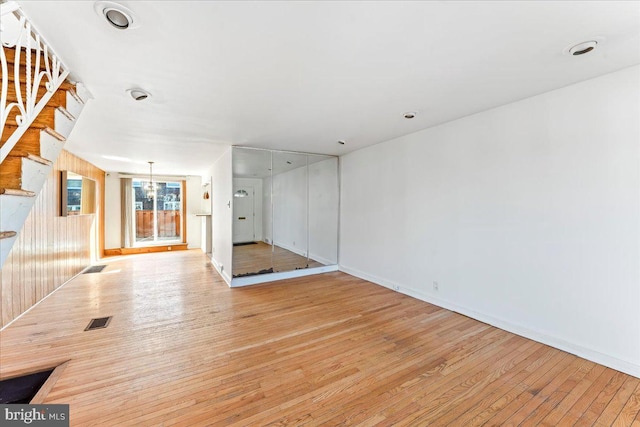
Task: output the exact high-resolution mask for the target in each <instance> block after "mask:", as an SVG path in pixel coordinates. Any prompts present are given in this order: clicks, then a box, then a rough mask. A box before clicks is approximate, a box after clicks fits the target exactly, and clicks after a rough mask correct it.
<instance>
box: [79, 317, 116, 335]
mask: <svg viewBox="0 0 640 427" xmlns="http://www.w3.org/2000/svg"><path fill="white" fill-rule="evenodd" d="M111 317H112V316H109V317H98V318H97V319H91V322H89V324H88V325H87V327H86V328H84V330H85V331H91V330H93V329H102V328H106V327H107V326H109V322H111Z"/></svg>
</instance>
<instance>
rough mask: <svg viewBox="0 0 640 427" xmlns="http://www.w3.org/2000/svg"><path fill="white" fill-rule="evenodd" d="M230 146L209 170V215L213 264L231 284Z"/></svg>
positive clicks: (231, 185)
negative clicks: (210, 219) (210, 180)
mask: <svg viewBox="0 0 640 427" xmlns="http://www.w3.org/2000/svg"><path fill="white" fill-rule="evenodd" d="M231 174H232V168H231V147H229V149H227V151H225V153H224V154H223V155H222V156H221V157H220V158H219V159H218V160H217V161H216V162H215V163H214V165H213V169H212V170H211V174H210V175H211V176H212V183H211V187H212V188H211V216H212V229H213V230H212V233H213V238H212V241H213V248H212V260H213V264H214V266H215V267H216V269H218V272H220V273H221V274H222V277H223V278H224V280H225V281H226V282H227V283H228V284H231V274H232V273H231V269H232V251H233V243H232V231H231V230H232V220H233V218H232V208H231V203H232V201H231V199H232V198H233V197H232V194H233V193H232V187H233V177H232V175H231Z"/></svg>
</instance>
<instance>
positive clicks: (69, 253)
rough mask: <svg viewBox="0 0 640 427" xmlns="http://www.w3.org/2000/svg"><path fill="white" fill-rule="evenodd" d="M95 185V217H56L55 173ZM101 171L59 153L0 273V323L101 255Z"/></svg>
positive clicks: (57, 184)
mask: <svg viewBox="0 0 640 427" xmlns="http://www.w3.org/2000/svg"><path fill="white" fill-rule="evenodd" d="M62 170H68V171H71V172H75V173H77V174H79V175H83V176H85V177H87V178H91V179H93V180H95V181H96V210H95V212H96V213H95V214H90V215H74V216H68V217H63V216H60V171H62ZM104 178H105V173H104V171H102V170H101V169H98V168H97V167H95V166H94V165H92V164H91V163H89V162H87V161H85V160H83V159H81V158H79V157H76V156H74V155H73V154H71V153H69V152H67V151H64V150H63V151H62V153H61V154H60V157H58V160H57V161H56V163H55V165H54V167H53V170H52V171H51V173H50V174H49V177H48V178H47V181H46V182H45V184H44V187H43V188H42V191H41V192H40V194H39V195H38V196H37V199H36V202H35V205H34V207H33V208H32V210H31V213H30V214H29V217H28V218H27V220H26V222H25V224H24V226H23V228H22V230H20V233H19V234H18V240H17V241H16V243H15V244H14V246H13V248H12V250H11V253H10V254H9V258H8V259H7V261H6V262H5V265H4V266H3V267H2V269H1V270H0V283H1V284H2V287H1V290H0V292H1V297H2V304H0V318H1V325H2V326H5V325H6V324H7V323H9V322H10V321H12V320H13V319H15V318H16V317H18V316H19V315H20V314H22V313H24V312H25V311H26V310H28V309H29V308H30V307H32V306H33V305H35V304H36V303H37V302H38V301H40V300H41V299H42V298H44V297H45V296H47V295H49V294H50V293H51V292H53V291H54V290H55V289H56V288H58V287H59V286H60V285H62V284H63V283H65V282H66V281H67V280H69V279H70V278H71V277H73V276H74V275H76V274H78V273H79V272H80V271H82V270H83V269H84V268H85V267H86V266H88V265H89V264H90V263H91V261H92V257H93V259H97V258H99V257H100V256H101V255H102V252H103V249H104V227H103V223H104Z"/></svg>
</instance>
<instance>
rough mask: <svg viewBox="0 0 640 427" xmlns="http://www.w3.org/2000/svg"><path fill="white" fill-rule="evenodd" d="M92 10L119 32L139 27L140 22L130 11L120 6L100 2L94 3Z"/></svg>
mask: <svg viewBox="0 0 640 427" xmlns="http://www.w3.org/2000/svg"><path fill="white" fill-rule="evenodd" d="M93 8H94V10H95V11H96V13H97V14H98V15H100V16H103V17H104V18H105V19H106V20H107V22H108V23H109V24H110V25H111V26H112V27H114V28H117V29H119V30H126V29H131V28H138V27H139V26H140V20H139V19H138V18H137V16H136V15H135V14H134V13H133V12H132V11H131V9H129V8H126V7H124V6H123V5H121V4H118V3H115V2H112V1H103V0H100V1H97V2H95V4H94V6H93Z"/></svg>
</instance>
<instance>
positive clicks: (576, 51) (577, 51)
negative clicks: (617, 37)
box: [569, 40, 598, 56]
mask: <svg viewBox="0 0 640 427" xmlns="http://www.w3.org/2000/svg"><path fill="white" fill-rule="evenodd" d="M596 46H598V42H597V41H595V40H589V41H588V42H582V43H579V44H577V45H575V46H572V47H571V48H569V53H570V54H571V55H573V56H579V55H584V54H585V53H589V52H591V51H592V50H593V49H595V48H596Z"/></svg>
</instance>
